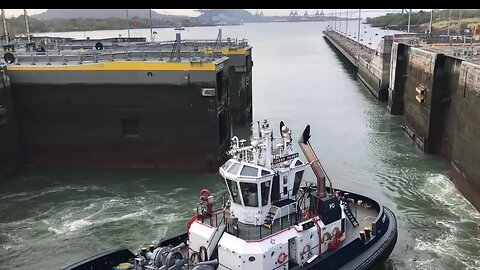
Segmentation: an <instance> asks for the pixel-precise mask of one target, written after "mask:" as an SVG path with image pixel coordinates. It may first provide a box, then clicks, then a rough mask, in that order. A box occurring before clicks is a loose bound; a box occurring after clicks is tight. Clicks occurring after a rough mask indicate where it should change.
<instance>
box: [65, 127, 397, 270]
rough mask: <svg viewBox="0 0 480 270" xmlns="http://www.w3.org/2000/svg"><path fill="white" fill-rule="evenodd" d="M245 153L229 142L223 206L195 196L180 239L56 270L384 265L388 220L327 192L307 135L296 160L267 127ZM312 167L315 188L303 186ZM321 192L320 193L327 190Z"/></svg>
mask: <svg viewBox="0 0 480 270" xmlns="http://www.w3.org/2000/svg"><path fill="white" fill-rule="evenodd" d="M258 128H259V130H258V136H257V137H255V138H254V139H253V140H252V141H251V142H250V143H249V144H247V143H246V141H245V140H239V139H238V138H237V137H233V138H232V143H231V148H230V151H229V155H230V156H231V158H230V159H229V160H228V161H227V162H225V164H223V165H222V166H221V167H220V169H219V171H220V174H221V176H222V177H223V179H224V181H225V186H226V189H227V191H228V199H227V200H224V202H223V203H221V205H219V207H218V208H215V207H214V205H213V195H212V194H211V193H210V192H209V191H208V190H207V189H203V190H201V192H200V203H201V207H200V210H198V211H197V213H195V215H193V216H192V218H190V219H189V220H188V222H187V231H186V232H185V233H184V234H181V235H178V236H175V237H172V238H170V239H168V240H165V241H161V242H160V243H158V244H151V245H144V246H143V247H142V248H141V249H140V251H139V252H138V254H136V255H135V254H134V253H133V252H131V251H130V250H128V249H116V250H112V251H108V252H105V253H102V254H99V255H96V256H93V257H91V258H87V259H85V260H82V261H80V262H78V263H75V264H73V265H70V266H68V267H66V268H64V269H68V270H80V269H102V270H103V269H109V270H111V269H116V270H120V269H134V270H144V269H148V270H164V269H165V270H166V269H171V270H173V269H179V270H180V269H185V270H186V269H194V270H209V269H232V270H233V269H238V270H240V269H248V270H256V269H259V270H271V269H369V268H372V267H373V266H376V265H378V264H381V263H383V261H385V259H386V258H387V257H388V256H389V255H390V253H391V252H392V250H393V248H394V246H395V244H396V242H397V222H396V218H395V215H394V214H393V212H392V211H391V210H390V209H388V208H387V207H385V206H382V205H380V204H379V203H378V202H376V201H375V200H373V199H372V198H369V197H367V196H364V195H359V194H353V193H349V192H346V191H342V190H338V189H335V188H333V187H332V182H331V181H330V179H329V178H328V176H327V174H326V172H325V170H324V169H323V167H322V165H321V164H320V161H319V160H318V158H317V156H316V155H315V153H314V151H313V149H312V147H311V146H310V143H309V141H308V140H309V138H310V126H307V127H306V128H305V131H304V132H303V134H302V136H301V137H300V139H299V141H298V143H299V146H300V149H301V150H302V151H303V153H304V155H305V157H306V159H307V163H305V162H304V161H302V160H301V159H300V158H299V155H298V153H297V152H295V151H294V145H293V144H294V143H293V140H292V135H291V131H290V130H289V129H288V127H287V126H285V125H284V124H283V122H281V123H280V135H281V136H280V137H279V138H274V136H273V131H272V130H271V129H270V127H269V124H268V122H267V121H265V122H264V123H263V125H262V126H261V127H260V124H259V127H258ZM307 167H311V168H312V170H313V172H314V174H315V176H316V178H317V179H316V184H315V183H312V182H308V181H303V174H304V171H305V169H306V168H307ZM326 183H328V186H327V185H326Z"/></svg>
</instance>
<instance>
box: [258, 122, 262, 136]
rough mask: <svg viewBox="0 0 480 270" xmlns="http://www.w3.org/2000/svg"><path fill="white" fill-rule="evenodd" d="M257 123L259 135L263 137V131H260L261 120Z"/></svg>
mask: <svg viewBox="0 0 480 270" xmlns="http://www.w3.org/2000/svg"><path fill="white" fill-rule="evenodd" d="M257 125H258V137H259V138H260V137H262V132H261V131H260V121H257Z"/></svg>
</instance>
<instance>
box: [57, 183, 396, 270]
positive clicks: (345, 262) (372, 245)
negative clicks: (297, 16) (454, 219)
mask: <svg viewBox="0 0 480 270" xmlns="http://www.w3.org/2000/svg"><path fill="white" fill-rule="evenodd" d="M327 190H328V188H327ZM350 197H351V198H355V199H356V200H362V199H363V201H369V202H372V203H373V208H377V207H378V209H379V211H378V215H377V216H376V218H375V221H374V222H372V229H373V230H372V237H371V238H370V240H361V239H360V237H358V238H355V239H353V240H352V239H347V240H346V241H345V242H344V243H342V245H340V246H339V247H338V248H337V249H335V250H333V251H329V252H328V253H327V254H322V256H319V257H317V258H316V259H315V260H313V261H312V262H311V263H307V264H304V265H303V266H300V265H296V264H294V263H293V264H292V263H289V269H295V270H303V269H375V268H377V267H379V266H381V265H382V264H383V263H384V262H385V260H386V259H387V258H388V257H389V256H390V254H391V253H392V250H393V248H394V247H395V244H396V242H397V237H398V232H397V222H396V217H395V215H394V213H393V212H392V211H391V210H390V209H389V208H387V207H385V206H381V205H378V204H377V203H376V202H375V201H373V200H372V199H370V198H367V197H364V196H361V195H357V194H352V193H350ZM187 238H188V236H187V233H183V234H180V235H177V236H174V237H171V238H168V239H166V240H162V241H160V242H159V243H158V244H157V245H156V247H162V246H178V245H179V244H182V243H185V244H186V243H187ZM134 258H135V255H134V252H131V251H129V250H128V249H125V248H121V249H115V250H111V251H107V252H104V253H101V254H98V255H95V256H92V257H90V258H87V259H85V260H82V261H80V262H77V263H75V264H72V265H70V266H68V267H66V268H63V269H64V270H84V269H99V270H111V269H112V267H114V266H116V265H119V264H120V263H123V262H127V261H133V259H134ZM135 270H136V269H135Z"/></svg>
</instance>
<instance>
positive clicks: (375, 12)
mask: <svg viewBox="0 0 480 270" xmlns="http://www.w3.org/2000/svg"><path fill="white" fill-rule="evenodd" d="M45 10H46V9H27V12H28V14H29V15H33V14H38V13H41V12H44V11H45ZM153 10H154V11H156V12H158V13H163V14H169V15H187V16H198V15H199V13H198V12H195V11H194V9H153ZM247 10H248V11H250V12H251V13H252V14H255V12H256V11H257V10H256V9H247ZM290 10H291V9H263V14H264V15H267V16H275V15H284V16H286V15H288V14H289V13H290ZM318 10H319V12H320V11H322V9H318ZM340 10H341V11H342V16H345V14H346V9H335V10H331V11H337V12H338V11H340ZM424 10H427V9H424ZM258 11H259V12H260V11H261V10H260V9H259V10H258ZM297 11H298V14H299V15H301V16H302V15H303V14H304V13H305V9H297ZM307 11H308V14H309V15H313V14H315V12H316V11H317V9H307ZM400 11H401V10H400V9H364V10H362V17H363V18H366V17H376V16H380V15H383V14H385V13H388V12H392V13H394V12H400ZM323 12H324V13H325V14H329V12H330V10H329V9H324V10H323ZM21 14H23V9H5V15H6V16H7V17H11V16H15V17H16V16H19V15H21ZM355 15H356V16H358V9H350V10H349V16H355Z"/></svg>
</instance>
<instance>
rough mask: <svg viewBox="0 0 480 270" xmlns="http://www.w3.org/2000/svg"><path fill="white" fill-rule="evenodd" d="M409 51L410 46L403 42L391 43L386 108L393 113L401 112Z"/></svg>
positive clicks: (399, 113)
mask: <svg viewBox="0 0 480 270" xmlns="http://www.w3.org/2000/svg"><path fill="white" fill-rule="evenodd" d="M409 52H410V47H409V46H407V45H405V44H402V43H397V42H394V43H393V45H392V53H391V59H390V61H391V62H390V78H389V87H388V104H387V109H388V111H389V112H390V113H391V114H394V115H402V114H403V108H404V93H405V92H404V90H405V82H406V79H407V66H408V59H409Z"/></svg>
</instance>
